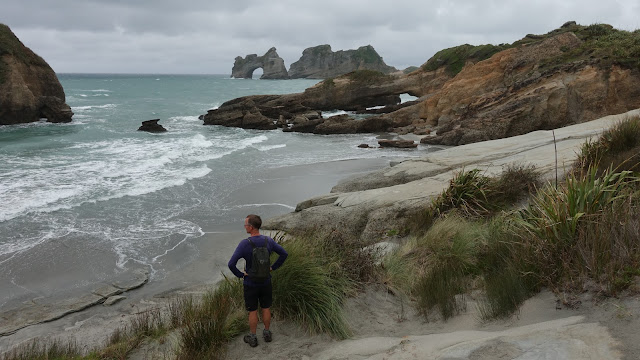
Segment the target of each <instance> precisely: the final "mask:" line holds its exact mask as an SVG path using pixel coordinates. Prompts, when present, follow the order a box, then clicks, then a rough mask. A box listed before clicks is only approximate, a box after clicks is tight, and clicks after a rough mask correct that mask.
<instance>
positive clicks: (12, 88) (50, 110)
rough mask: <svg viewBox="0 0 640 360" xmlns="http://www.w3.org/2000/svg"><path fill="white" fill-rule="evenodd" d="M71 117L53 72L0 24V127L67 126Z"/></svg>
mask: <svg viewBox="0 0 640 360" xmlns="http://www.w3.org/2000/svg"><path fill="white" fill-rule="evenodd" d="M72 116H73V112H71V108H70V107H69V105H67V104H66V103H65V94H64V89H63V88H62V85H61V84H60V81H58V77H57V76H56V73H55V72H54V71H53V69H52V68H51V67H50V66H49V65H48V64H47V62H46V61H44V59H42V58H41V57H40V56H38V55H36V54H35V53H34V52H33V51H31V50H30V49H29V48H27V47H26V46H24V44H22V42H21V41H20V40H19V39H18V38H17V37H16V36H15V34H14V33H13V32H12V31H11V29H9V27H8V26H6V25H4V24H0V125H12V124H22V123H29V122H35V121H39V120H40V119H47V121H48V122H54V123H60V122H70V121H71V117H72Z"/></svg>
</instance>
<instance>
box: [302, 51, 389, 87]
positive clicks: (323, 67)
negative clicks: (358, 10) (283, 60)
mask: <svg viewBox="0 0 640 360" xmlns="http://www.w3.org/2000/svg"><path fill="white" fill-rule="evenodd" d="M356 70H374V71H379V72H381V73H383V74H389V73H392V72H396V71H398V70H397V69H396V68H394V67H392V66H388V65H387V64H385V63H384V60H382V57H381V56H380V55H378V53H377V52H376V50H375V49H374V48H373V46H371V45H367V46H361V47H359V48H358V49H357V50H339V51H336V52H333V51H332V50H331V46H330V45H318V46H315V47H310V48H307V49H305V50H304V51H303V52H302V57H300V59H299V60H298V61H296V62H294V63H293V64H291V67H290V68H289V76H290V77H291V78H292V79H299V78H307V79H327V78H332V77H336V76H340V75H344V74H347V73H350V72H352V71H356Z"/></svg>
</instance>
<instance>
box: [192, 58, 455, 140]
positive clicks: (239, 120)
mask: <svg viewBox="0 0 640 360" xmlns="http://www.w3.org/2000/svg"><path fill="white" fill-rule="evenodd" d="M448 79H449V76H448V75H446V74H445V73H444V72H442V71H437V72H430V73H425V72H416V73H414V74H410V75H399V74H394V75H385V74H382V73H379V72H375V71H371V70H359V71H355V72H352V73H349V74H346V75H342V76H339V77H337V78H335V79H330V80H325V81H323V82H320V83H318V84H316V85H315V86H313V87H311V88H308V89H306V90H305V91H304V92H303V93H298V94H288V95H254V96H245V97H241V98H237V99H233V100H230V101H227V102H225V103H224V104H222V105H221V106H220V107H219V108H218V109H213V110H209V111H208V113H207V114H206V115H201V116H200V119H201V120H204V124H205V125H222V126H230V127H242V128H246V129H261V130H272V129H276V128H278V127H280V128H283V129H284V131H295V132H309V133H316V134H343V133H366V132H380V131H382V132H384V131H390V130H392V129H394V128H398V127H405V126H408V125H411V124H412V123H414V122H416V123H421V124H422V126H424V124H425V121H424V120H421V119H419V118H417V114H418V112H419V111H418V108H417V106H418V105H419V103H418V102H416V103H411V104H408V105H405V106H398V105H399V103H400V98H399V95H400V94H404V93H408V94H410V95H414V96H422V95H423V94H425V93H428V92H429V91H433V88H437V87H439V86H440V85H441V84H443V83H444V82H446V80H448ZM374 106H384V108H383V109H380V110H379V111H377V113H378V114H381V113H384V112H385V111H386V112H390V111H394V110H396V111H395V112H396V113H398V115H397V116H393V117H392V116H376V117H368V118H358V119H355V118H353V117H350V116H340V117H333V118H328V119H327V118H324V117H321V116H320V115H319V114H320V113H321V112H322V111H329V110H335V109H341V110H360V111H362V112H364V110H365V109H366V108H368V107H374ZM403 111H404V114H406V115H402V114H403ZM307 120H311V121H307Z"/></svg>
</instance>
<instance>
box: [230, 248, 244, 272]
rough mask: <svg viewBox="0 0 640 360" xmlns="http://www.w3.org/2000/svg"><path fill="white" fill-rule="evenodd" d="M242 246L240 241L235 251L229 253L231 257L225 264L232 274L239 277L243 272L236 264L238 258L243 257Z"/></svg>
mask: <svg viewBox="0 0 640 360" xmlns="http://www.w3.org/2000/svg"><path fill="white" fill-rule="evenodd" d="M243 248H244V246H243V244H242V241H241V242H240V244H238V247H236V251H234V252H233V255H231V259H229V263H228V264H227V266H229V270H231V272H232V273H233V275H235V276H237V277H239V278H241V279H242V278H243V277H244V273H243V272H242V271H240V270H239V269H238V266H237V264H238V260H240V258H242V257H243V256H242V253H243Z"/></svg>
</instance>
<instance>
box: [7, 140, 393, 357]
mask: <svg viewBox="0 0 640 360" xmlns="http://www.w3.org/2000/svg"><path fill="white" fill-rule="evenodd" d="M373 151H375V150H373ZM392 160H397V159H395V158H393V159H389V158H386V159H385V158H380V159H358V160H344V161H336V162H325V163H318V164H312V165H302V166H292V167H285V168H279V169H273V170H269V171H266V172H265V173H264V174H262V176H260V177H259V178H257V179H255V181H252V184H251V185H249V186H246V187H244V188H241V189H238V190H236V191H234V192H231V193H229V195H228V197H229V199H230V206H231V207H232V212H231V213H232V216H231V217H230V218H229V219H227V222H226V223H224V224H209V223H207V222H206V218H207V214H200V217H199V218H198V219H196V221H197V222H198V225H199V226H201V228H202V229H203V231H204V232H205V234H204V235H203V236H201V237H199V238H195V239H189V240H188V241H186V242H183V243H180V244H179V245H178V246H176V247H175V248H172V249H167V252H166V254H165V255H163V256H162V257H161V259H160V260H159V261H158V262H157V264H154V267H155V269H153V271H150V274H149V280H148V282H147V283H146V284H144V285H143V286H141V287H138V288H136V289H134V290H130V291H126V292H124V293H122V294H120V295H122V296H125V297H126V298H125V299H124V300H122V301H120V302H117V303H116V304H114V305H112V306H104V305H102V304H96V305H92V306H89V307H88V308H86V309H84V310H81V311H78V312H72V313H70V314H67V315H65V316H63V317H62V318H60V319H57V320H53V321H48V322H45V323H41V324H35V325H30V326H26V327H24V328H21V329H20V330H17V331H16V332H15V333H13V334H10V335H7V336H1V337H0V352H1V351H5V350H7V349H9V348H11V347H13V346H15V345H16V344H19V343H21V342H23V341H26V340H29V339H31V338H34V337H53V338H73V339H75V340H76V341H78V342H79V344H81V345H83V346H87V347H94V346H99V345H100V344H102V343H103V342H104V341H105V340H106V337H107V336H108V335H109V334H110V333H111V331H112V330H113V329H115V328H117V327H118V326H121V325H124V324H125V322H126V320H125V319H128V317H129V316H128V315H130V314H135V313H136V312H139V311H142V310H144V309H148V308H150V307H156V306H162V304H165V303H166V302H167V301H168V299H171V298H173V297H175V296H176V295H178V294H184V293H192V292H193V293H200V292H202V291H205V290H206V289H207V288H211V287H212V286H214V285H215V284H216V283H217V282H218V281H219V280H220V279H221V278H222V276H223V275H222V274H223V273H224V274H227V275H230V271H229V270H228V268H227V262H228V259H229V257H230V256H231V254H232V253H233V250H234V249H235V247H236V245H237V244H238V242H239V241H240V240H241V239H243V238H244V237H246V234H244V231H243V228H242V223H243V220H244V217H245V216H246V215H247V214H250V213H256V214H259V215H260V216H262V217H263V218H264V219H266V218H269V217H271V216H275V215H280V214H283V213H286V212H291V211H293V209H294V208H295V206H296V204H297V203H299V202H301V201H303V200H306V199H308V198H310V197H313V196H316V195H321V194H326V193H328V192H329V191H330V190H331V188H332V187H333V186H334V185H335V184H337V183H338V182H339V181H340V180H342V179H345V178H348V177H351V176H354V175H358V174H362V173H366V172H369V171H373V170H376V169H379V168H382V167H385V166H388V165H389V163H390V161H392ZM65 256H66V255H65ZM73 258H74V257H73V254H72V251H70V253H69V259H73ZM75 259H77V258H75ZM95 261H114V260H113V259H111V258H109V257H99V256H98V257H96V259H95ZM85 265H87V266H89V268H90V264H85ZM131 269H137V268H136V267H132V268H131ZM41 271H43V270H42V269H40V270H38V272H41ZM157 274H161V275H160V276H158V275H157ZM37 276H40V275H38V274H37V273H35V272H34V278H35V277H37ZM81 277H82V271H74V272H73V273H72V274H66V275H64V276H60V277H56V279H55V281H75V282H78V279H79V278H81ZM80 283H81V282H80ZM107 283H109V279H105V284H107ZM105 284H100V283H92V284H88V285H87V286H84V287H82V286H79V287H78V288H77V289H76V291H74V292H69V293H64V294H57V295H56V296H52V297H47V296H37V297H36V301H35V302H36V303H37V304H38V305H45V306H41V307H43V310H42V311H43V312H44V314H45V316H44V317H43V318H44V319H46V318H47V317H46V315H47V312H51V311H52V310H55V307H56V306H57V304H60V302H61V301H64V302H65V303H68V302H69V301H73V299H75V298H82V297H86V296H87V294H91V293H94V294H95V290H96V288H99V287H100V286H104V285H105ZM20 300H21V301H20V302H14V303H12V304H11V305H12V306H11V307H9V306H7V304H5V306H3V308H2V309H1V310H0V318H2V320H3V322H4V323H5V324H7V322H8V320H9V319H8V316H9V312H8V310H9V309H20V308H21V307H22V306H27V305H28V306H33V303H34V301H33V299H28V296H25V297H24V298H22V299H20ZM102 301H103V300H102ZM13 320H15V319H13Z"/></svg>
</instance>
